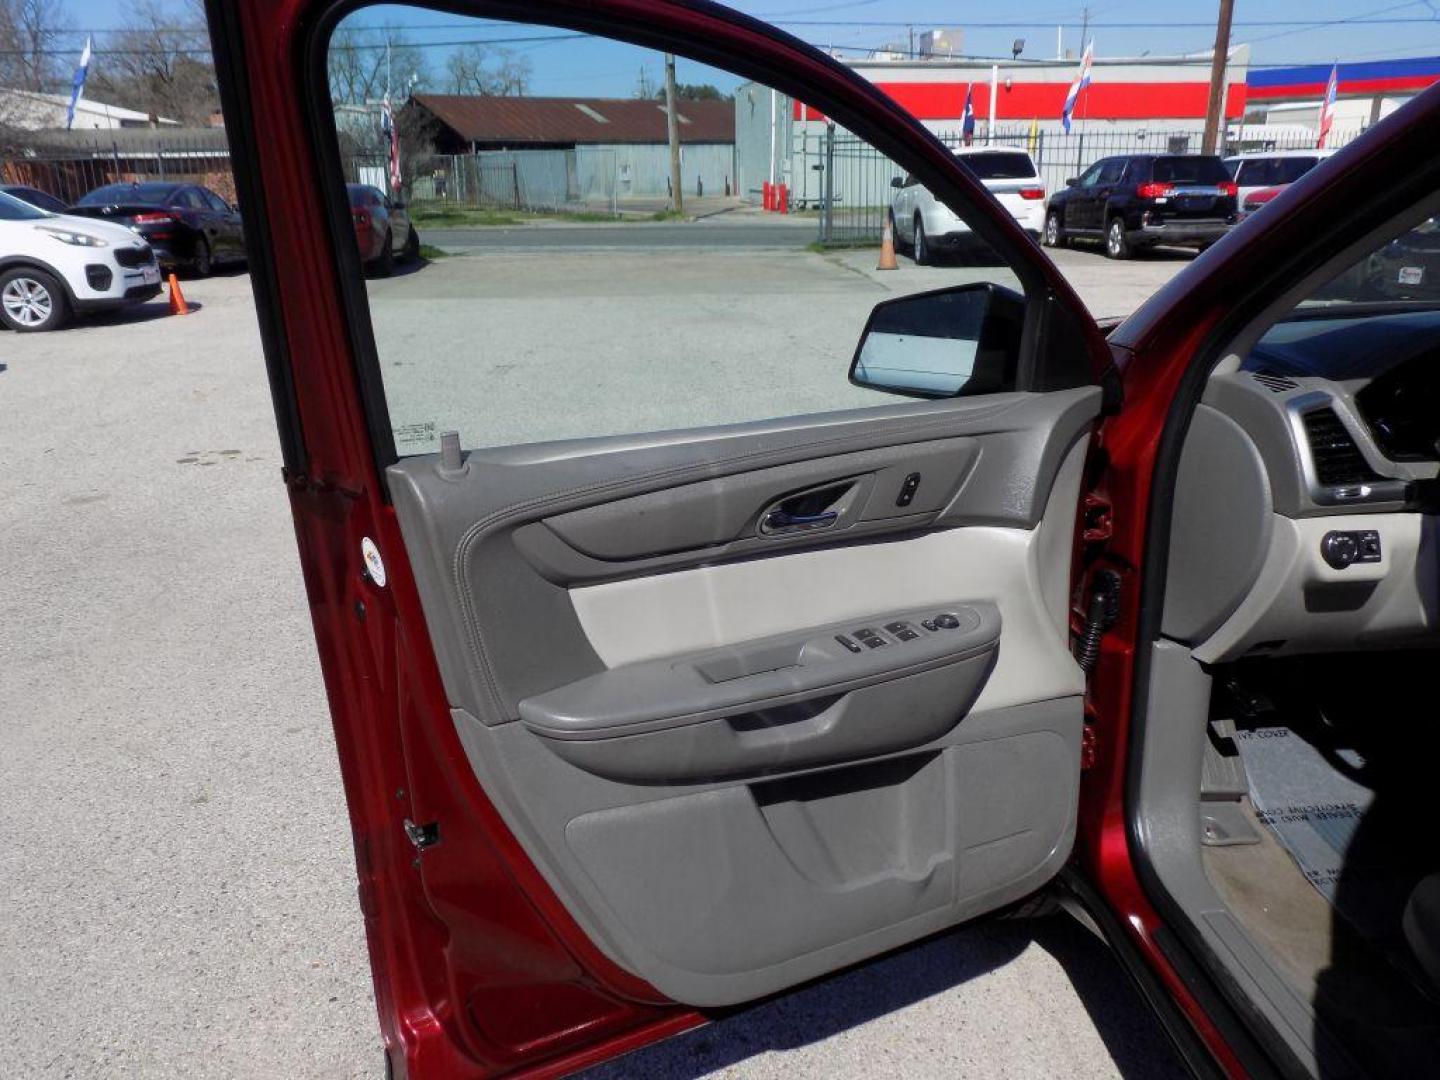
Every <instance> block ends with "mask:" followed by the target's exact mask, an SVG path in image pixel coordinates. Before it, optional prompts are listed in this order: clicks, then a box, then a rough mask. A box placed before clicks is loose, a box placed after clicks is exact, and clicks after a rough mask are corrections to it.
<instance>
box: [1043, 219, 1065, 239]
mask: <svg viewBox="0 0 1440 1080" xmlns="http://www.w3.org/2000/svg"><path fill="white" fill-rule="evenodd" d="M1044 239H1045V246H1046V247H1052V248H1058V247H1064V246H1065V230H1064V229H1062V228H1060V211H1058V210H1051V211H1050V213H1049V214H1047V215H1046V216H1045V233H1044Z"/></svg>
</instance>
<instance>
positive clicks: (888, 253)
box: [875, 214, 899, 270]
mask: <svg viewBox="0 0 1440 1080" xmlns="http://www.w3.org/2000/svg"><path fill="white" fill-rule="evenodd" d="M875 269H876V270H898V269H899V267H898V266H897V265H896V263H895V233H894V232H893V231H892V230H891V228H890V216H889V215H888V214H887V215H886V216H885V231H884V232H882V233H881V234H880V262H879V263H878V264H877V265H876V267H875Z"/></svg>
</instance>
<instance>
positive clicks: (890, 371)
mask: <svg viewBox="0 0 1440 1080" xmlns="http://www.w3.org/2000/svg"><path fill="white" fill-rule="evenodd" d="M1024 322H1025V298H1024V297H1023V296H1022V295H1020V294H1019V293H1017V292H1014V291H1013V290H1010V289H1007V288H1005V287H1003V286H1001V285H995V284H992V283H990V282H977V283H974V284H971V285H956V286H952V287H951V288H948V289H936V290H935V291H933V292H924V293H915V294H913V295H911V296H902V297H898V298H896V299H894V300H884V301H882V302H880V303H879V304H876V305H875V309H874V310H873V311H871V312H870V318H869V320H867V321H866V323H865V329H864V330H863V331H862V332H861V334H860V344H859V345H858V346H857V347H856V349H855V356H854V358H853V359H852V360H851V361H850V381H851V382H852V383H854V384H855V385H856V386H864V387H868V388H870V389H872V390H883V391H885V392H887V393H891V394H904V395H906V396H908V397H923V398H947V397H958V396H960V395H961V394H985V393H994V392H996V391H999V390H1009V389H1014V386H1015V370H1016V366H1017V364H1018V362H1019V358H1020V331H1021V328H1022V326H1023V325H1024Z"/></svg>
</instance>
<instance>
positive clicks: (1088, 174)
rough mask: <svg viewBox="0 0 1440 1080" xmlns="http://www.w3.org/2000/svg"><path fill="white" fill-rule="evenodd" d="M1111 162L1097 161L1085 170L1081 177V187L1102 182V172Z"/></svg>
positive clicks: (1092, 185)
mask: <svg viewBox="0 0 1440 1080" xmlns="http://www.w3.org/2000/svg"><path fill="white" fill-rule="evenodd" d="M1109 164H1110V162H1109V161H1097V162H1096V163H1095V164H1094V165H1091V166H1090V168H1088V169H1086V170H1085V173H1084V175H1082V176H1081V177H1080V187H1082V188H1092V187H1094V186H1095V185H1096V184H1098V183H1099V182H1100V174H1101V172H1103V171H1104V170H1105V168H1106V166H1108V165H1109Z"/></svg>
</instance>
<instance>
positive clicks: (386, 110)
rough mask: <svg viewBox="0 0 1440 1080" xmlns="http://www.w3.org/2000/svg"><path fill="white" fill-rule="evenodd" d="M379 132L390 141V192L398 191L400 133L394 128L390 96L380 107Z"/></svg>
mask: <svg viewBox="0 0 1440 1080" xmlns="http://www.w3.org/2000/svg"><path fill="white" fill-rule="evenodd" d="M380 130H381V131H383V132H384V133H385V137H386V138H387V139H389V140H390V192H391V194H399V191H400V132H399V131H398V130H397V129H396V127H395V110H394V109H392V108H391V107H390V95H389V94H386V95H385V101H384V103H383V104H382V105H381V106H380Z"/></svg>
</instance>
